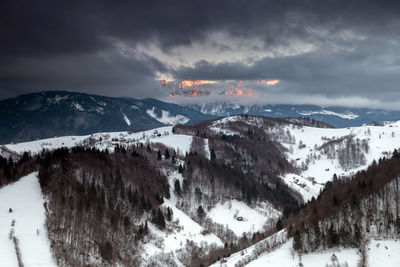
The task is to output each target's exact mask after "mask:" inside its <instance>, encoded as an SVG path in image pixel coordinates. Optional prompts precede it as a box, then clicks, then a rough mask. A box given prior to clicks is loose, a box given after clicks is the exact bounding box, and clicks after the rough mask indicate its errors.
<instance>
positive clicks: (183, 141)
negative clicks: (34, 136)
mask: <svg viewBox="0 0 400 267" xmlns="http://www.w3.org/2000/svg"><path fill="white" fill-rule="evenodd" d="M100 138H101V139H100ZM192 140H193V137H192V136H190V135H182V134H173V133H172V126H164V127H160V128H156V129H152V130H147V131H142V132H136V133H133V132H108V133H107V132H105V133H95V134H91V135H83V136H62V137H54V138H47V139H42V140H37V141H31V142H23V143H17V144H8V145H5V146H4V147H5V148H6V149H7V150H9V151H11V152H13V153H16V154H22V153H23V152H24V151H27V152H30V153H32V154H37V153H40V152H41V151H42V150H43V149H46V150H54V149H57V148H60V147H68V148H71V147H74V146H86V147H96V148H98V149H101V150H104V149H108V150H110V151H113V150H114V145H116V144H118V145H122V146H128V145H132V144H135V143H147V142H150V143H162V144H164V145H166V146H168V147H171V148H173V149H175V151H177V153H181V154H183V155H184V154H185V153H186V152H189V151H190V145H191V143H192ZM1 148H2V146H0V154H1V155H7V154H8V152H7V153H5V151H2V149H1Z"/></svg>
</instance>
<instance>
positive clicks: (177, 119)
mask: <svg viewBox="0 0 400 267" xmlns="http://www.w3.org/2000/svg"><path fill="white" fill-rule="evenodd" d="M154 110H155V107H153V108H152V109H148V110H146V113H147V114H149V115H150V116H151V117H152V118H154V119H156V120H158V121H159V122H161V123H164V124H166V125H175V124H185V123H187V122H188V121H189V120H190V119H189V118H187V117H185V116H183V115H176V116H173V115H171V114H170V113H169V111H165V110H161V118H160V117H158V116H157V114H156V113H155V111H154Z"/></svg>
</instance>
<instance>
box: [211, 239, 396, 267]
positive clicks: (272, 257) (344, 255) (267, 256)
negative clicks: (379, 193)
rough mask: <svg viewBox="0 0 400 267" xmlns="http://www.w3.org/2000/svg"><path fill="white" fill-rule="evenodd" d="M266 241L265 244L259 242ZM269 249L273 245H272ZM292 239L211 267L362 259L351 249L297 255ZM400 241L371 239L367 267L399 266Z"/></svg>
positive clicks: (312, 265)
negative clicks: (263, 251) (262, 251)
mask: <svg viewBox="0 0 400 267" xmlns="http://www.w3.org/2000/svg"><path fill="white" fill-rule="evenodd" d="M261 242H266V241H264V240H263V241H261ZM271 247H272V246H271ZM292 247H293V239H289V240H288V241H286V242H285V243H283V244H282V245H278V246H276V247H275V248H272V249H271V250H270V251H269V252H265V253H261V254H260V255H257V254H258V253H257V251H256V250H257V245H255V246H252V247H250V248H247V249H245V250H243V251H240V252H237V253H235V254H233V255H232V256H231V257H229V258H226V259H223V260H222V261H220V262H217V263H215V264H214V265H212V266H215V267H217V266H222V267H234V266H236V264H242V265H240V266H248V267H264V266H285V267H298V266H303V267H324V266H328V267H340V266H343V267H357V266H360V265H359V263H360V262H361V260H362V255H361V253H360V251H359V250H357V249H354V248H336V249H327V250H322V251H318V252H313V253H307V254H304V255H301V256H299V255H298V254H297V253H294V251H293V248H292ZM399 251H400V241H398V240H393V239H390V240H375V239H374V240H371V241H370V242H369V243H368V244H367V245H366V265H365V266H368V267H376V266H385V267H397V266H400V255H399V253H398V252H399ZM300 263H301V264H302V265H300Z"/></svg>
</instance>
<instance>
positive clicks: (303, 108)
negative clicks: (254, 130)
mask: <svg viewBox="0 0 400 267" xmlns="http://www.w3.org/2000/svg"><path fill="white" fill-rule="evenodd" d="M339 105H340V104H339ZM187 107H189V108H191V109H194V110H197V111H200V112H202V113H204V114H209V115H214V116H230V115H238V114H249V115H259V116H267V117H309V118H312V119H315V120H319V121H323V122H325V123H328V124H330V125H332V126H334V127H337V128H342V127H348V126H361V125H363V124H379V125H384V124H385V123H387V122H390V121H396V120H398V119H400V111H395V110H383V109H370V108H349V107H340V106H330V107H321V106H316V105H270V104H268V105H260V104H257V105H239V104H234V103H229V102H223V103H220V102H212V103H204V104H191V105H187Z"/></svg>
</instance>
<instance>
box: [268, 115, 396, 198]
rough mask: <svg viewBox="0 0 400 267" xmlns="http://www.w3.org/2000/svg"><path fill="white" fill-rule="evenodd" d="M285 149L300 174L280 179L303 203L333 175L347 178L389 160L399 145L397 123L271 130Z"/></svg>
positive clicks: (289, 174) (314, 195)
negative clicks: (373, 163) (379, 161)
mask: <svg viewBox="0 0 400 267" xmlns="http://www.w3.org/2000/svg"><path fill="white" fill-rule="evenodd" d="M271 133H273V134H275V136H276V138H277V141H279V142H281V144H283V145H284V146H285V147H286V148H287V149H288V152H287V156H288V159H289V161H291V162H292V163H293V164H294V165H296V166H298V167H299V168H300V173H299V174H291V173H288V174H286V175H285V176H283V177H282V178H283V179H284V181H285V182H286V183H287V184H288V185H289V186H291V187H292V188H293V189H295V190H296V191H298V192H300V193H301V194H302V196H303V198H304V200H309V199H311V198H312V197H316V196H317V195H318V193H319V191H320V189H321V188H323V186H324V185H325V183H326V182H327V181H331V180H332V178H333V176H334V174H336V176H338V177H349V176H352V175H354V174H355V173H356V172H357V171H359V170H363V169H365V168H366V167H368V166H369V165H371V163H372V162H373V161H374V160H375V161H377V160H378V159H379V158H381V157H388V156H390V155H391V152H392V151H393V150H394V149H395V148H398V144H399V143H400V123H399V122H395V123H391V124H387V125H385V126H361V127H349V128H342V129H327V128H314V127H301V128H299V127H292V126H286V127H284V128H282V129H279V130H278V131H275V130H272V131H271Z"/></svg>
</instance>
